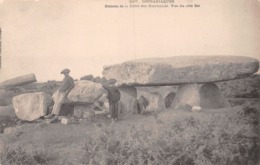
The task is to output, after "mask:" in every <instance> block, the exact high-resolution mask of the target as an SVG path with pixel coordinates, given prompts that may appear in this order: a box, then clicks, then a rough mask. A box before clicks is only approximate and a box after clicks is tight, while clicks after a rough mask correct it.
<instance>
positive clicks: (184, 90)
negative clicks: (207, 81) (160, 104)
mask: <svg viewBox="0 0 260 165" xmlns="http://www.w3.org/2000/svg"><path fill="white" fill-rule="evenodd" d="M199 90H200V88H199V85H198V84H182V85H180V86H179V88H178V91H177V94H176V96H175V98H174V101H173V103H172V106H173V107H174V108H181V107H187V106H189V107H193V106H199V105H200V93H199Z"/></svg>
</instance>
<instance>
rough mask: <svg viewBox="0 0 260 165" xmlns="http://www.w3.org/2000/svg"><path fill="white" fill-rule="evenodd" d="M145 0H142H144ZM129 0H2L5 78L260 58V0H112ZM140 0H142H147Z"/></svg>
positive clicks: (0, 15)
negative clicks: (172, 60) (196, 59)
mask: <svg viewBox="0 0 260 165" xmlns="http://www.w3.org/2000/svg"><path fill="white" fill-rule="evenodd" d="M139 1H141V0H139ZM106 4H107V5H109V4H110V5H111V4H122V5H129V1H128V0H77V1H75V0H0V27H1V29H2V52H1V56H2V67H1V69H0V82H1V81H4V80H6V79H10V78H13V77H16V76H21V75H26V74H30V73H34V74H35V75H36V78H37V80H38V81H39V82H42V81H47V80H62V78H63V75H61V74H60V71H61V70H62V69H64V68H69V69H70V70H71V75H72V77H73V78H75V79H80V77H82V76H84V75H88V74H93V75H94V76H102V70H103V66H105V65H111V64H116V63H122V62H124V61H127V60H134V59H139V58H150V57H169V56H184V55H207V56H210V55H238V56H249V57H253V58H257V59H258V60H260V30H259V29H260V1H258V0H228V1H227V0H217V1H216V0H207V2H205V1H204V0H175V4H199V5H200V7H199V8H194V7H193V8H105V7H104V6H105V5H106ZM139 4H140V3H139Z"/></svg>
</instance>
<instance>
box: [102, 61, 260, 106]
mask: <svg viewBox="0 0 260 165" xmlns="http://www.w3.org/2000/svg"><path fill="white" fill-rule="evenodd" d="M258 69H259V61H258V60H257V59H254V58H250V57H243V56H175V57H167V58H149V59H139V60H133V61H127V62H124V63H122V64H116V65H111V66H106V67H104V70H103V75H104V76H105V77H106V78H107V79H110V78H113V79H116V80H117V84H118V85H119V86H121V85H125V86H132V87H139V86H142V87H143V86H144V87H145V86H152V87H154V86H174V85H179V87H178V91H177V93H176V96H175V97H174V101H173V103H172V106H173V107H175V108H179V107H189V109H191V108H192V107H193V106H204V107H207V108H218V107H219V106H216V105H215V104H210V102H212V100H214V99H215V98H218V99H219V100H218V101H219V102H222V103H223V106H225V107H226V106H228V104H227V101H225V99H224V97H222V96H221V95H220V94H221V93H220V91H219V89H218V88H215V85H214V83H215V82H221V81H227V80H233V79H238V78H243V77H248V76H250V75H253V74H254V73H255V72H257V71H258ZM208 83H211V84H210V85H209V84H208ZM201 84H207V85H205V86H203V88H202V89H201V88H200V87H201V86H202V85H201ZM205 90H210V91H215V93H216V95H208V93H207V92H206V91H205ZM209 93H210V92H209ZM207 96H208V97H211V98H206V97H207ZM201 99H202V100H201ZM148 100H149V99H148ZM149 102H150V101H149ZM204 102H205V103H204ZM224 103H225V104H224Z"/></svg>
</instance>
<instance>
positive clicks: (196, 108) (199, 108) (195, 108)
mask: <svg viewBox="0 0 260 165" xmlns="http://www.w3.org/2000/svg"><path fill="white" fill-rule="evenodd" d="M191 111H192V112H198V111H201V107H200V106H193V107H192V109H191Z"/></svg>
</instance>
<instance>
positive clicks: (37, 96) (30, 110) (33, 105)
mask: <svg viewBox="0 0 260 165" xmlns="http://www.w3.org/2000/svg"><path fill="white" fill-rule="evenodd" d="M12 102H13V108H14V109H15V114H16V116H17V117H18V118H19V119H21V120H25V121H33V120H36V119H38V118H39V117H41V116H44V115H46V114H47V107H48V106H49V105H51V97H50V96H49V95H47V94H45V93H43V92H37V93H27V94H22V95H18V96H15V97H14V98H13V100H12Z"/></svg>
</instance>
